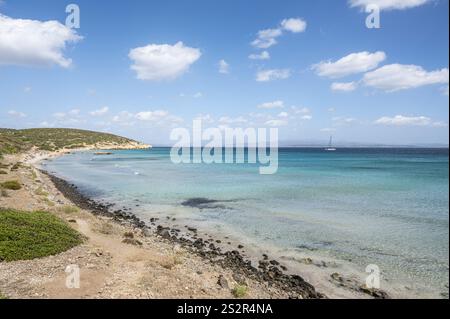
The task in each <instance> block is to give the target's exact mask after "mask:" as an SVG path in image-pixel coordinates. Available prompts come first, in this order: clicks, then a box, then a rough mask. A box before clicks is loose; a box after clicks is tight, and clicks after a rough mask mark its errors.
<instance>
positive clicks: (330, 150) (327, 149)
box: [325, 136, 336, 152]
mask: <svg viewBox="0 0 450 319" xmlns="http://www.w3.org/2000/svg"><path fill="white" fill-rule="evenodd" d="M325 151H328V152H334V151H336V148H334V147H333V136H330V142H329V143H328V147H327V148H326V149H325Z"/></svg>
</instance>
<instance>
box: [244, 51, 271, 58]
mask: <svg viewBox="0 0 450 319" xmlns="http://www.w3.org/2000/svg"><path fill="white" fill-rule="evenodd" d="M248 58H249V59H250V60H269V59H270V54H269V52H267V51H263V52H261V53H260V54H250V55H249V56H248Z"/></svg>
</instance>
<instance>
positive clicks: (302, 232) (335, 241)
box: [45, 148, 449, 294]
mask: <svg viewBox="0 0 450 319" xmlns="http://www.w3.org/2000/svg"><path fill="white" fill-rule="evenodd" d="M169 151H170V149H168V148H154V149H152V150H136V151H113V153H114V154H113V155H110V156H94V154H93V153H92V152H83V153H75V154H70V155H66V156H63V157H60V158H58V159H55V160H53V161H49V162H47V163H46V164H45V166H46V167H45V168H46V169H48V170H49V171H51V172H54V173H56V175H59V176H61V177H63V178H65V179H67V180H68V181H70V182H72V183H74V184H76V185H78V186H79V187H80V188H81V189H82V190H83V191H84V192H86V193H88V194H89V195H90V196H92V197H94V198H95V199H99V200H106V201H111V202H114V203H117V204H118V205H122V206H127V207H131V208H133V211H135V212H136V214H137V215H138V216H140V217H141V218H142V219H143V220H144V221H148V219H149V218H150V217H153V216H166V215H171V216H177V217H179V218H185V219H186V220H190V221H191V223H193V224H197V223H206V224H208V223H211V225H216V226H217V225H223V229H232V230H233V232H234V233H235V234H237V236H242V237H246V238H247V239H250V240H252V241H253V242H255V243H259V244H261V245H270V246H274V247H279V248H281V249H285V250H290V251H293V252H295V251H299V252H300V251H303V252H304V251H310V252H314V253H315V254H319V255H320V254H322V255H323V256H327V257H332V258H335V259H336V260H338V261H339V260H346V261H351V263H353V264H354V265H355V267H359V269H362V270H363V271H364V268H365V266H366V265H368V264H376V265H378V266H379V267H380V269H381V270H382V272H383V275H384V276H385V278H386V279H389V280H393V281H395V280H397V281H400V282H402V283H404V285H408V286H409V287H415V284H417V285H418V286H426V287H429V288H430V289H431V290H432V291H434V292H436V293H437V294H439V293H440V292H444V291H448V277H449V268H448V263H449V197H448V191H449V162H448V150H447V149H445V150H444V149H340V150H338V151H336V152H325V151H323V150H322V149H307V148H298V149H293V148H291V149H288V148H286V149H280V151H279V170H278V173H277V174H274V175H260V174H258V167H259V166H258V165H255V164H252V165H249V164H210V165H208V164H173V163H172V162H171V161H170V157H169ZM199 197H201V198H207V199H211V200H218V201H219V202H218V203H215V204H212V205H207V206H206V208H203V209H198V208H192V207H186V206H183V205H182V203H183V202H185V201H186V200H189V199H192V198H199ZM136 203H139V207H137V206H136ZM214 229H215V228H213V229H212V231H214ZM217 229H219V228H217Z"/></svg>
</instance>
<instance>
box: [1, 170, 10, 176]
mask: <svg viewBox="0 0 450 319" xmlns="http://www.w3.org/2000/svg"><path fill="white" fill-rule="evenodd" d="M6 174H8V172H6V171H4V170H1V169H0V175H6Z"/></svg>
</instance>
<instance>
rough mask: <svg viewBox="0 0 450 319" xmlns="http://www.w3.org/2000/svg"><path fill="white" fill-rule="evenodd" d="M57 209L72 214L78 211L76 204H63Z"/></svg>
mask: <svg viewBox="0 0 450 319" xmlns="http://www.w3.org/2000/svg"><path fill="white" fill-rule="evenodd" d="M58 211H60V212H61V213H64V214H74V213H78V212H79V211H80V210H79V209H78V207H76V206H71V205H65V206H62V207H59V208H58Z"/></svg>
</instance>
